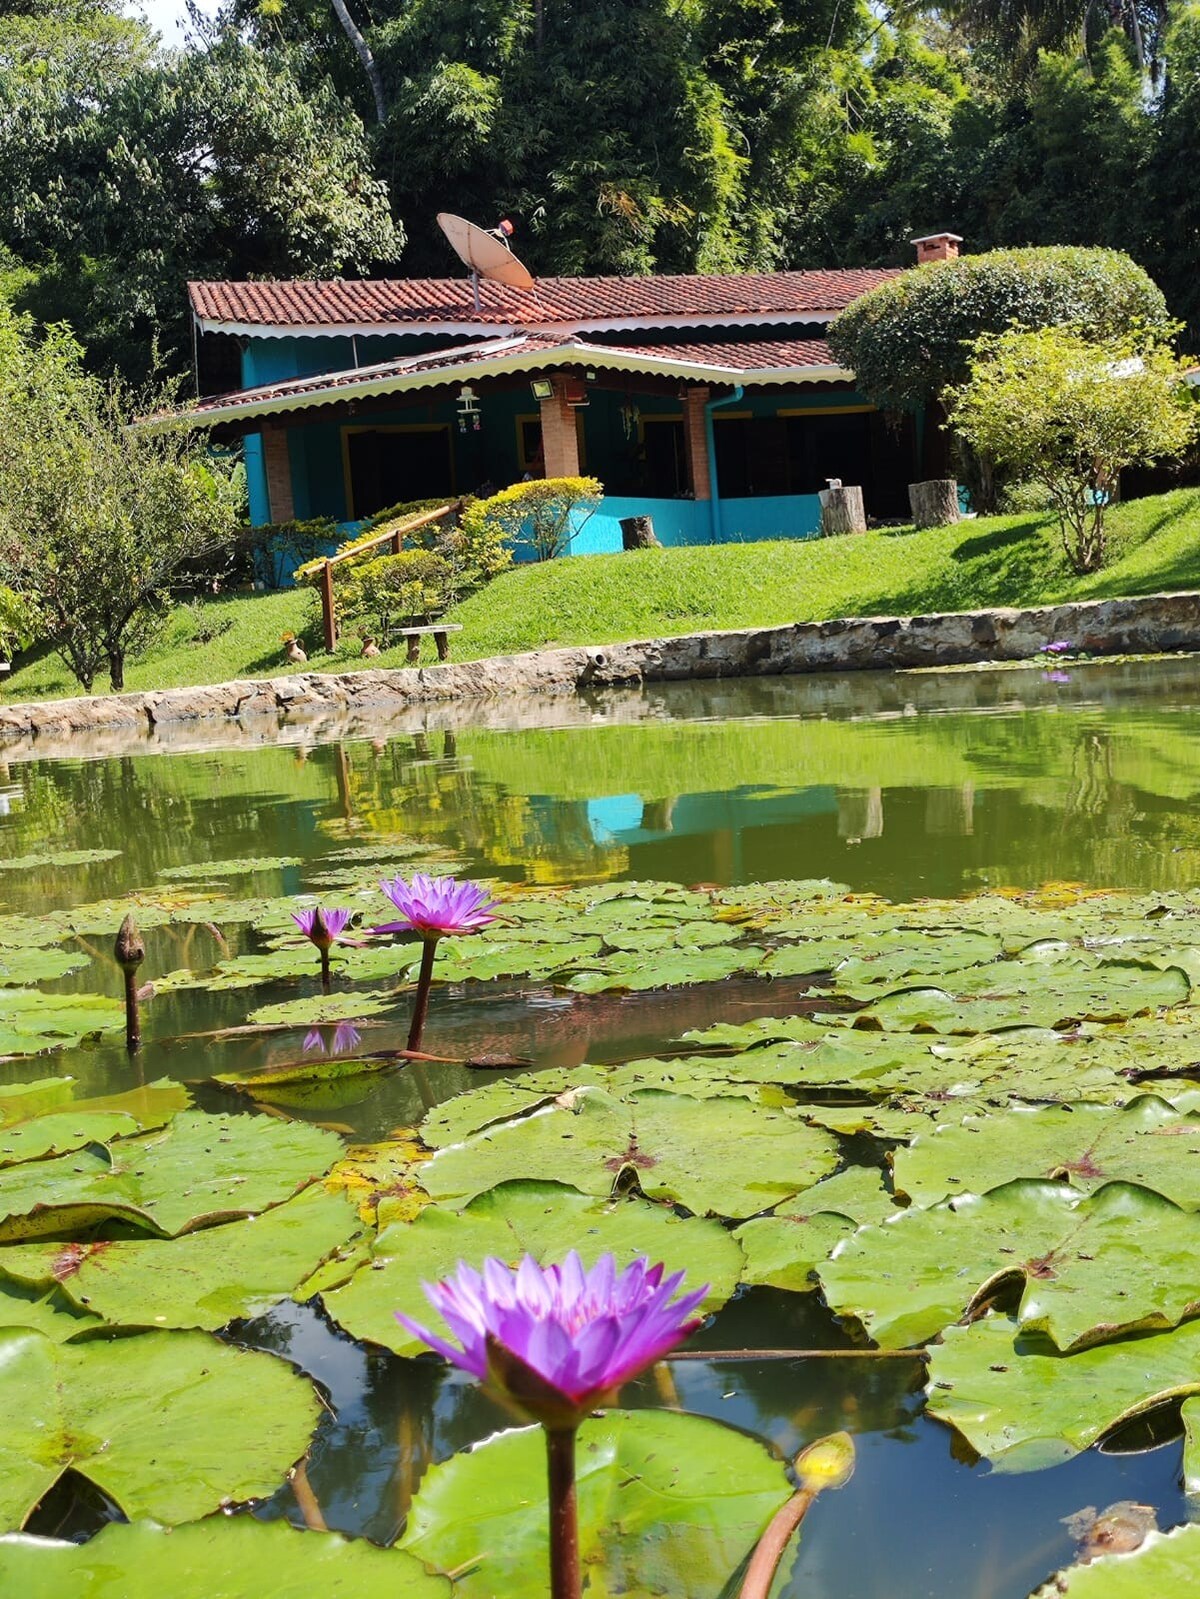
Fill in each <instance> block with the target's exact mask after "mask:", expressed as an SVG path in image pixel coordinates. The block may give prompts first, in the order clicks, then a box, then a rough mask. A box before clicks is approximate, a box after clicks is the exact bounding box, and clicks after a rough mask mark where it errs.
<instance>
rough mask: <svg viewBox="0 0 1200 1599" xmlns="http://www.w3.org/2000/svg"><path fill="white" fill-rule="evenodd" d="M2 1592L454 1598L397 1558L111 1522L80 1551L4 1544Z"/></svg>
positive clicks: (81, 1598)
mask: <svg viewBox="0 0 1200 1599" xmlns="http://www.w3.org/2000/svg"><path fill="white" fill-rule="evenodd" d="M0 1588H3V1589H4V1591H5V1592H8V1593H13V1594H18V1593H19V1594H23V1595H25V1596H26V1599H163V1596H164V1595H166V1594H169V1595H170V1599H218V1596H219V1599H301V1596H307V1595H309V1594H315V1593H320V1594H321V1595H322V1596H323V1599H360V1596H361V1595H363V1594H383V1593H394V1594H396V1595H397V1596H398V1599H450V1583H449V1582H448V1581H447V1579H446V1578H445V1577H436V1576H431V1575H430V1574H429V1573H428V1572H427V1571H426V1570H425V1567H424V1566H423V1565H422V1564H421V1563H420V1561H419V1560H417V1559H415V1558H414V1557H413V1556H412V1555H407V1554H405V1553H403V1551H401V1550H397V1549H377V1548H376V1547H375V1545H374V1544H370V1543H368V1542H367V1541H366V1539H365V1538H354V1539H350V1538H343V1537H341V1536H340V1535H339V1534H338V1533H334V1532H299V1531H297V1529H296V1528H295V1527H290V1526H289V1525H288V1523H287V1522H286V1521H257V1520H255V1519H254V1517H252V1516H217V1517H212V1518H210V1519H209V1520H207V1521H200V1522H189V1523H187V1524H186V1525H184V1526H182V1527H160V1526H158V1525H157V1524H156V1523H154V1522H150V1521H142V1522H137V1523H135V1524H134V1525H132V1526H125V1525H121V1524H120V1523H116V1522H110V1523H109V1524H108V1525H107V1526H105V1527H102V1528H101V1529H100V1531H99V1532H98V1533H97V1534H96V1536H95V1537H94V1538H92V1539H91V1540H90V1541H89V1542H88V1543H86V1544H82V1545H79V1544H70V1543H57V1542H54V1541H52V1540H51V1539H48V1538H30V1537H26V1536H23V1535H22V1536H10V1537H7V1538H0Z"/></svg>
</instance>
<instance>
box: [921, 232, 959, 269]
mask: <svg viewBox="0 0 1200 1599" xmlns="http://www.w3.org/2000/svg"><path fill="white" fill-rule="evenodd" d="M910 242H911V243H913V244H915V245H916V247H917V265H918V266H924V265H925V263H926V261H957V260H958V247H959V245H960V244H961V243H962V235H961V234H959V233H927V234H926V235H925V237H924V238H923V239H913V240H911V241H910Z"/></svg>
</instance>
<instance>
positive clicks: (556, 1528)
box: [546, 1427, 583, 1599]
mask: <svg viewBox="0 0 1200 1599" xmlns="http://www.w3.org/2000/svg"><path fill="white" fill-rule="evenodd" d="M575 1432H576V1429H575V1428H574V1427H554V1428H551V1427H547V1428H546V1464H547V1466H548V1468H549V1475H550V1599H581V1595H582V1592H583V1590H582V1588H581V1586H580V1572H579V1507H578V1503H577V1500H576V1495H575Z"/></svg>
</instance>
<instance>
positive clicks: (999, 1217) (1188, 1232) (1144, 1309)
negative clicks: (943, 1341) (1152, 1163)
mask: <svg viewBox="0 0 1200 1599" xmlns="http://www.w3.org/2000/svg"><path fill="white" fill-rule="evenodd" d="M820 1277H821V1285H822V1287H823V1288H824V1290H825V1297H826V1299H827V1300H828V1302H829V1305H830V1308H831V1309H833V1310H835V1311H836V1312H837V1313H838V1314H839V1315H850V1316H854V1317H855V1318H856V1319H857V1320H858V1321H860V1322H861V1323H862V1325H863V1327H864V1328H865V1329H866V1331H867V1332H868V1333H869V1334H870V1336H871V1337H872V1338H873V1339H874V1340H875V1341H876V1343H879V1344H882V1345H883V1346H884V1347H885V1348H901V1347H903V1346H905V1345H907V1344H921V1343H924V1342H925V1341H926V1340H927V1339H929V1338H933V1337H935V1336H936V1335H937V1334H938V1333H939V1332H941V1330H942V1329H943V1328H944V1327H946V1326H948V1325H949V1324H950V1323H951V1322H953V1321H957V1320H958V1319H959V1317H960V1316H961V1315H962V1314H963V1312H964V1311H966V1310H967V1309H968V1308H970V1307H971V1306H972V1305H973V1304H974V1303H975V1302H978V1301H980V1300H983V1299H986V1298H989V1297H991V1296H993V1295H994V1294H995V1293H996V1291H997V1290H998V1289H1000V1288H1001V1287H1002V1286H1003V1285H1011V1286H1012V1287H1013V1288H1014V1289H1019V1291H1020V1293H1021V1300H1020V1305H1019V1307H1018V1310H1017V1321H1018V1323H1019V1325H1020V1326H1021V1327H1022V1328H1024V1329H1026V1330H1029V1331H1038V1332H1043V1333H1045V1334H1046V1335H1047V1337H1049V1338H1050V1339H1051V1340H1052V1341H1053V1343H1054V1344H1055V1346H1056V1347H1057V1348H1059V1349H1062V1350H1073V1349H1076V1348H1078V1347H1080V1346H1082V1345H1084V1344H1087V1343H1095V1342H1104V1341H1108V1340H1110V1339H1113V1338H1117V1337H1120V1336H1122V1335H1123V1334H1127V1333H1130V1332H1137V1331H1146V1330H1148V1329H1151V1328H1154V1329H1159V1328H1164V1327H1173V1326H1175V1325H1176V1324H1177V1323H1178V1322H1180V1321H1181V1320H1183V1318H1184V1317H1185V1316H1189V1315H1192V1314H1194V1313H1195V1311H1196V1310H1197V1309H1200V1217H1197V1216H1196V1215H1195V1214H1192V1213H1188V1212H1184V1211H1180V1210H1179V1209H1177V1207H1176V1206H1174V1205H1172V1204H1171V1203H1170V1202H1169V1201H1168V1200H1165V1199H1163V1198H1161V1197H1160V1196H1159V1195H1158V1194H1155V1193H1152V1192H1151V1191H1150V1190H1149V1189H1145V1188H1136V1187H1133V1186H1131V1185H1129V1184H1126V1183H1109V1184H1107V1185H1106V1186H1105V1187H1103V1188H1101V1189H1100V1190H1099V1191H1098V1192H1096V1193H1095V1194H1092V1195H1090V1196H1087V1197H1084V1196H1083V1195H1081V1194H1080V1193H1079V1191H1078V1190H1077V1189H1073V1188H1070V1187H1069V1186H1066V1185H1063V1184H1055V1183H1042V1182H1026V1181H1018V1182H1012V1183H1008V1184H1006V1185H1005V1186H1004V1187H1002V1188H995V1189H993V1190H992V1191H991V1192H990V1193H988V1194H986V1195H984V1196H983V1197H982V1198H979V1197H976V1196H974V1195H966V1196H964V1197H963V1198H961V1199H955V1200H950V1201H948V1202H946V1203H944V1204H940V1205H935V1206H933V1207H932V1209H929V1210H918V1209H912V1210H907V1211H899V1212H897V1213H896V1215H895V1216H894V1217H893V1218H892V1219H891V1220H890V1221H889V1222H887V1223H886V1224H885V1225H884V1226H882V1227H864V1228H863V1229H862V1230H861V1231H860V1232H858V1233H856V1234H855V1236H854V1237H853V1238H849V1239H846V1240H845V1241H844V1242H842V1243H839V1244H838V1246H837V1248H836V1249H835V1250H834V1253H833V1257H832V1259H830V1260H828V1261H826V1262H825V1264H824V1265H823V1266H821V1267H820Z"/></svg>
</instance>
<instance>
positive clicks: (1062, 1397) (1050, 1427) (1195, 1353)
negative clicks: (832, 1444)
mask: <svg viewBox="0 0 1200 1599" xmlns="http://www.w3.org/2000/svg"><path fill="white" fill-rule="evenodd" d="M1197 1392H1200V1321H1189V1322H1185V1323H1184V1325H1183V1326H1182V1327H1176V1328H1175V1329H1174V1330H1173V1331H1171V1332H1162V1333H1151V1334H1150V1335H1148V1336H1147V1337H1144V1338H1129V1339H1124V1340H1122V1341H1121V1342H1119V1343H1115V1344H1096V1345H1094V1346H1093V1347H1092V1348H1090V1349H1082V1350H1080V1351H1079V1353H1078V1354H1074V1355H1063V1354H1060V1353H1059V1352H1058V1351H1057V1350H1056V1349H1055V1348H1054V1346H1053V1345H1052V1344H1051V1343H1050V1342H1049V1340H1047V1339H1045V1338H1043V1337H1042V1336H1041V1335H1040V1334H1036V1333H1021V1332H1020V1330H1019V1328H1018V1327H1017V1324H1016V1322H1015V1321H1014V1320H1013V1319H1012V1318H1011V1317H1008V1316H999V1315H992V1316H985V1317H984V1318H983V1319H982V1320H981V1321H976V1322H973V1323H972V1324H971V1325H970V1326H967V1327H948V1328H947V1329H946V1331H945V1334H944V1341H943V1342H942V1343H941V1344H939V1345H935V1346H934V1348H933V1349H932V1350H931V1352H930V1360H929V1384H928V1387H927V1389H926V1394H927V1396H928V1409H929V1414H930V1415H931V1416H936V1417H937V1418H938V1420H940V1421H945V1422H948V1423H949V1424H950V1426H952V1427H954V1428H955V1429H956V1430H957V1431H958V1432H960V1433H961V1434H962V1435H963V1437H964V1438H965V1439H966V1441H967V1442H968V1443H969V1444H970V1445H971V1447H972V1449H974V1450H975V1451H976V1453H978V1454H980V1455H984V1456H986V1457H987V1458H988V1459H989V1460H990V1461H991V1462H992V1464H993V1465H994V1466H995V1468H996V1469H997V1470H998V1471H1038V1470H1041V1469H1042V1468H1043V1467H1046V1466H1053V1465H1057V1464H1058V1463H1059V1462H1060V1461H1064V1460H1069V1459H1070V1458H1071V1456H1072V1455H1075V1454H1078V1453H1079V1452H1080V1451H1081V1450H1084V1449H1087V1448H1088V1447H1089V1446H1090V1445H1091V1444H1094V1443H1095V1442H1096V1441H1097V1440H1098V1439H1100V1438H1103V1437H1104V1436H1105V1435H1106V1434H1107V1433H1110V1432H1112V1431H1113V1430H1114V1429H1115V1428H1116V1427H1118V1426H1120V1425H1123V1424H1124V1423H1125V1422H1127V1421H1130V1420H1132V1419H1133V1418H1134V1417H1135V1416H1140V1415H1143V1414H1145V1413H1146V1412H1147V1411H1150V1410H1154V1409H1156V1408H1157V1407H1158V1406H1160V1405H1163V1404H1166V1403H1168V1402H1170V1401H1172V1400H1178V1399H1182V1398H1184V1397H1185V1396H1186V1395H1188V1394H1194V1393H1197Z"/></svg>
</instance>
